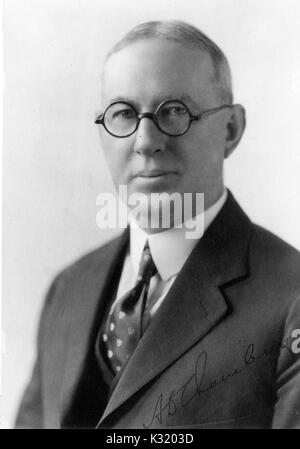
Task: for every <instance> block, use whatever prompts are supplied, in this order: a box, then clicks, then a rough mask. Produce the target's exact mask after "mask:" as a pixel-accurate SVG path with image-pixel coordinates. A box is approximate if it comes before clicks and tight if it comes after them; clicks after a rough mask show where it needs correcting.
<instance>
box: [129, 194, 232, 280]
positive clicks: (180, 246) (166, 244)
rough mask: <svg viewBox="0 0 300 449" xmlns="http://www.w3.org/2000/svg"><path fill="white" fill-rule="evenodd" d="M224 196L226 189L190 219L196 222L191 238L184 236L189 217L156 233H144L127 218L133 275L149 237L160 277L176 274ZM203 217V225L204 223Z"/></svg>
mask: <svg viewBox="0 0 300 449" xmlns="http://www.w3.org/2000/svg"><path fill="white" fill-rule="evenodd" d="M226 198H227V190H226V189H225V190H224V191H223V193H222V195H221V197H220V198H219V199H218V200H217V201H216V203H214V204H213V205H212V206H211V207H209V208H208V209H207V210H206V211H204V212H202V213H200V214H198V215H197V216H196V217H194V219H193V220H195V221H196V224H198V225H197V226H196V227H195V229H196V231H195V232H193V238H186V231H187V229H191V227H190V226H189V224H190V223H191V221H192V220H188V221H187V222H185V226H182V227H180V228H179V227H177V228H176V227H175V228H171V229H167V230H165V231H162V232H158V233H156V234H151V235H149V234H147V233H146V232H145V231H144V230H142V229H141V228H140V227H139V226H138V225H137V223H136V222H135V221H133V220H131V221H130V258H131V261H132V266H133V269H134V271H135V272H136V275H137V273H138V270H139V264H140V260H141V257H142V252H143V249H144V246H145V243H146V240H147V239H148V242H149V247H150V251H151V254H152V258H153V261H154V263H155V265H156V267H157V270H158V273H159V274H160V276H161V278H162V279H163V280H164V281H166V280H168V279H169V278H171V277H172V276H174V275H176V274H177V273H178V272H179V271H180V270H181V268H182V267H183V265H184V263H185V261H186V260H187V258H188V257H189V255H190V254H191V252H192V250H193V249H194V247H195V246H196V244H197V242H198V241H199V240H200V239H201V237H202V236H203V234H204V232H205V231H206V230H207V228H208V227H209V225H210V224H211V223H212V221H213V220H214V219H215V218H216V216H217V215H218V213H219V212H220V210H221V209H222V207H223V205H224V203H225V201H226ZM203 220H204V226H203Z"/></svg>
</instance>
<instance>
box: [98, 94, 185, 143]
mask: <svg viewBox="0 0 300 449" xmlns="http://www.w3.org/2000/svg"><path fill="white" fill-rule="evenodd" d="M155 117H156V123H157V125H158V127H159V128H160V130H161V131H163V132H165V133H167V134H169V135H173V136H178V135H180V134H182V133H184V132H185V131H186V130H187V129H188V127H189V123H190V113H189V111H188V109H187V108H186V106H185V105H184V104H183V103H181V102H179V101H166V102H165V103H163V104H162V105H160V107H159V108H158V109H157V111H156V113H155ZM138 121H139V117H138V114H137V112H136V111H135V109H134V108H133V107H132V106H131V105H129V104H127V103H122V102H118V103H114V104H112V105H110V106H109V107H108V108H107V110H106V112H105V114H104V124H105V127H106V129H107V130H108V132H110V133H112V134H114V135H116V136H120V137H125V136H127V135H130V134H131V133H133V132H134V131H135V130H136V128H137V124H138Z"/></svg>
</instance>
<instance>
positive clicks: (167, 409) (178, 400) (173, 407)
mask: <svg viewBox="0 0 300 449" xmlns="http://www.w3.org/2000/svg"><path fill="white" fill-rule="evenodd" d="M288 340H289V338H288V337H287V338H285V339H283V340H282V341H281V342H280V343H278V344H273V345H271V346H270V347H266V348H264V350H263V351H262V352H261V353H259V354H255V345H254V343H251V344H249V345H248V347H247V349H246V351H245V353H244V354H243V357H242V363H241V365H240V366H239V367H236V368H234V369H233V370H232V371H230V372H227V373H223V374H222V375H221V376H220V378H218V379H213V380H211V381H209V382H205V380H206V378H205V375H206V367H207V361H208V354H207V352H206V351H202V352H201V353H200V354H199V355H198V357H197V359H196V362H195V367H194V371H193V374H192V376H191V377H190V378H189V379H188V380H187V382H185V383H184V384H183V385H182V386H181V387H180V388H179V389H177V390H173V391H172V392H171V393H170V394H169V396H168V397H167V398H166V399H165V398H164V394H163V393H162V394H160V395H159V396H158V398H157V400H156V402H155V407H154V411H153V414H152V417H151V420H150V421H149V422H148V423H144V424H143V426H144V428H145V429H148V428H149V427H151V426H152V424H153V423H154V422H155V421H157V422H158V423H159V424H161V425H162V424H164V420H165V419H168V418H169V417H170V416H174V415H175V414H176V413H177V411H178V410H179V409H180V408H184V407H186V406H187V405H188V404H190V403H191V402H192V401H193V400H194V399H195V398H196V397H200V396H201V395H203V394H205V393H207V392H208V391H210V390H213V389H214V388H216V387H217V386H218V385H221V384H223V383H224V382H226V381H227V380H228V379H230V378H233V377H234V376H237V375H238V374H240V373H241V372H242V371H244V370H245V369H246V368H247V367H249V366H250V365H252V364H253V363H255V362H256V361H257V360H259V359H261V358H262V357H270V356H272V355H274V354H275V353H276V354H278V353H279V352H280V351H282V350H283V349H287V350H288V351H290V352H291V350H290V348H289V345H288ZM204 383H205V384H206V385H208V386H206V387H204Z"/></svg>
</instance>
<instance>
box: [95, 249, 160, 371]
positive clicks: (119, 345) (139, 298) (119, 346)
mask: <svg viewBox="0 0 300 449" xmlns="http://www.w3.org/2000/svg"><path fill="white" fill-rule="evenodd" d="M156 273H157V269H156V267H155V265H154V262H153V260H152V257H151V253H150V248H149V246H148V244H146V245H145V248H144V251H143V254H142V259H141V262H140V267H139V273H138V277H137V281H136V283H135V286H134V287H133V289H131V290H130V291H129V292H127V293H126V294H125V295H124V296H123V298H121V299H120V300H119V301H117V303H116V304H115V305H114V307H113V308H112V310H111V311H110V313H109V315H108V318H107V320H106V324H105V326H104V331H103V333H102V341H103V343H104V346H105V349H106V351H107V357H108V360H109V362H110V364H111V367H112V369H113V371H114V373H115V374H117V373H118V372H120V371H121V369H122V368H123V366H124V365H125V364H126V363H127V362H128V360H129V358H130V357H131V355H132V354H133V352H134V350H135V348H136V346H137V344H138V342H139V340H140V338H141V336H142V332H143V312H144V309H145V305H146V300H147V293H148V289H149V284H150V280H151V277H152V276H154V275H155V274H156Z"/></svg>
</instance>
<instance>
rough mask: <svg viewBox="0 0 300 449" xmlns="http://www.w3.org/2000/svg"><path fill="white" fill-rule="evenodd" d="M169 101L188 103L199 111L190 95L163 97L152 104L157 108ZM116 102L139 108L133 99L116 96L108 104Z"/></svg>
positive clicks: (197, 105)
mask: <svg viewBox="0 0 300 449" xmlns="http://www.w3.org/2000/svg"><path fill="white" fill-rule="evenodd" d="M169 100H180V101H182V102H183V103H188V104H189V105H191V106H192V107H194V108H195V109H199V108H200V106H199V104H198V103H197V102H196V101H195V100H194V99H193V98H192V97H191V96H190V95H187V94H182V95H175V96H174V95H165V96H164V97H163V98H162V97H159V98H157V99H154V101H153V103H154V104H157V106H158V105H159V104H161V103H163V102H164V101H169ZM117 101H120V102H125V103H130V104H132V106H134V107H135V108H136V109H138V106H139V105H138V104H137V102H136V101H135V100H134V99H133V98H129V97H124V96H123V95H117V96H115V97H112V98H111V99H110V102H109V104H111V103H114V102H117Z"/></svg>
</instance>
